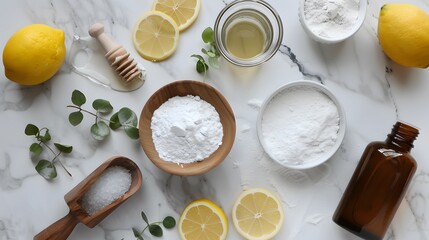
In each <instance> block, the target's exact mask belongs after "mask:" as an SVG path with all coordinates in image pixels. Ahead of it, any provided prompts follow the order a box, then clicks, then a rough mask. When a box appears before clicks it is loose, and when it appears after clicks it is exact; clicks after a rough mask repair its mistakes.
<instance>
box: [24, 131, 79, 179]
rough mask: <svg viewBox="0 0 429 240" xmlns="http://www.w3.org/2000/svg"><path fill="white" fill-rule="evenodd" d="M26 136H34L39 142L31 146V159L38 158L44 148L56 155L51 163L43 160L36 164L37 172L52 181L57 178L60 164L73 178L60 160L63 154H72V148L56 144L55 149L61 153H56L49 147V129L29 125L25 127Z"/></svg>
mask: <svg viewBox="0 0 429 240" xmlns="http://www.w3.org/2000/svg"><path fill="white" fill-rule="evenodd" d="M24 132H25V135H27V136H34V138H35V139H36V141H37V142H35V143H33V144H31V145H30V148H29V150H30V155H31V158H33V159H34V158H37V157H39V156H40V154H42V152H43V151H44V148H47V149H48V150H49V151H51V152H52V154H54V157H53V159H52V160H51V161H49V160H46V159H41V160H39V161H38V162H37V164H36V167H35V168H36V171H37V172H38V173H39V174H40V175H41V176H42V177H44V178H45V179H47V180H51V179H54V178H55V177H57V169H56V168H55V163H59V164H60V165H61V167H62V168H63V169H64V170H65V171H66V172H67V174H68V175H69V176H70V177H71V176H72V175H71V173H70V172H69V171H68V170H67V169H66V167H65V166H64V165H63V163H62V162H61V160H60V158H59V157H60V155H61V154H62V153H71V152H72V151H73V147H72V146H68V145H63V144H60V143H54V146H55V148H56V149H57V150H58V151H59V152H58V153H57V152H55V151H54V149H53V148H52V147H51V146H49V144H48V143H49V141H51V134H50V133H49V129H48V128H46V127H44V128H40V129H39V128H38V127H37V126H36V125H34V124H31V123H30V124H27V126H26V127H25V131H24Z"/></svg>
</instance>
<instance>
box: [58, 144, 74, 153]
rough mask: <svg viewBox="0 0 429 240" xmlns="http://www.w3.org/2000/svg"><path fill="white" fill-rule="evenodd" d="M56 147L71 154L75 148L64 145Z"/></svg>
mask: <svg viewBox="0 0 429 240" xmlns="http://www.w3.org/2000/svg"><path fill="white" fill-rule="evenodd" d="M54 145H55V147H56V148H57V149H58V150H60V152H63V153H71V152H72V151H73V146H69V145H62V144H59V143H54Z"/></svg>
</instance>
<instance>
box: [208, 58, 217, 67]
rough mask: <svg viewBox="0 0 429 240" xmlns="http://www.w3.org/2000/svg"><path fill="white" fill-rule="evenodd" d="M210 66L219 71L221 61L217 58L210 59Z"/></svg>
mask: <svg viewBox="0 0 429 240" xmlns="http://www.w3.org/2000/svg"><path fill="white" fill-rule="evenodd" d="M209 64H210V66H212V67H214V68H216V69H218V68H219V61H218V58H217V57H210V58H209Z"/></svg>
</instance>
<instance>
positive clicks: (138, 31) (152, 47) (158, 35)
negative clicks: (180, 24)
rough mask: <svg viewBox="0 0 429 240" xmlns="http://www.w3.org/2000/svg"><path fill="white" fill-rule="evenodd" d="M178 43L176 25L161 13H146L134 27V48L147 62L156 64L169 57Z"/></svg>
mask: <svg viewBox="0 0 429 240" xmlns="http://www.w3.org/2000/svg"><path fill="white" fill-rule="evenodd" d="M178 42H179V29H178V28H177V25H176V23H175V22H174V20H173V19H172V18H171V17H169V16H167V15H166V14H164V13H162V12H156V11H150V12H146V13H145V14H143V16H141V17H140V19H139V20H138V21H137V22H136V24H135V26H134V30H133V43H134V47H135V48H136V50H137V52H138V53H139V54H140V55H141V56H142V57H143V58H145V59H147V60H150V61H155V62H156V61H162V60H164V59H166V58H168V57H170V56H171V55H172V54H173V53H174V52H175V51H176V49H177V45H178Z"/></svg>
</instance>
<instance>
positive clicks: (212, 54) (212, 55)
mask: <svg viewBox="0 0 429 240" xmlns="http://www.w3.org/2000/svg"><path fill="white" fill-rule="evenodd" d="M207 56H209V59H210V58H215V57H216V53H214V52H211V51H208V52H207Z"/></svg>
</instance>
